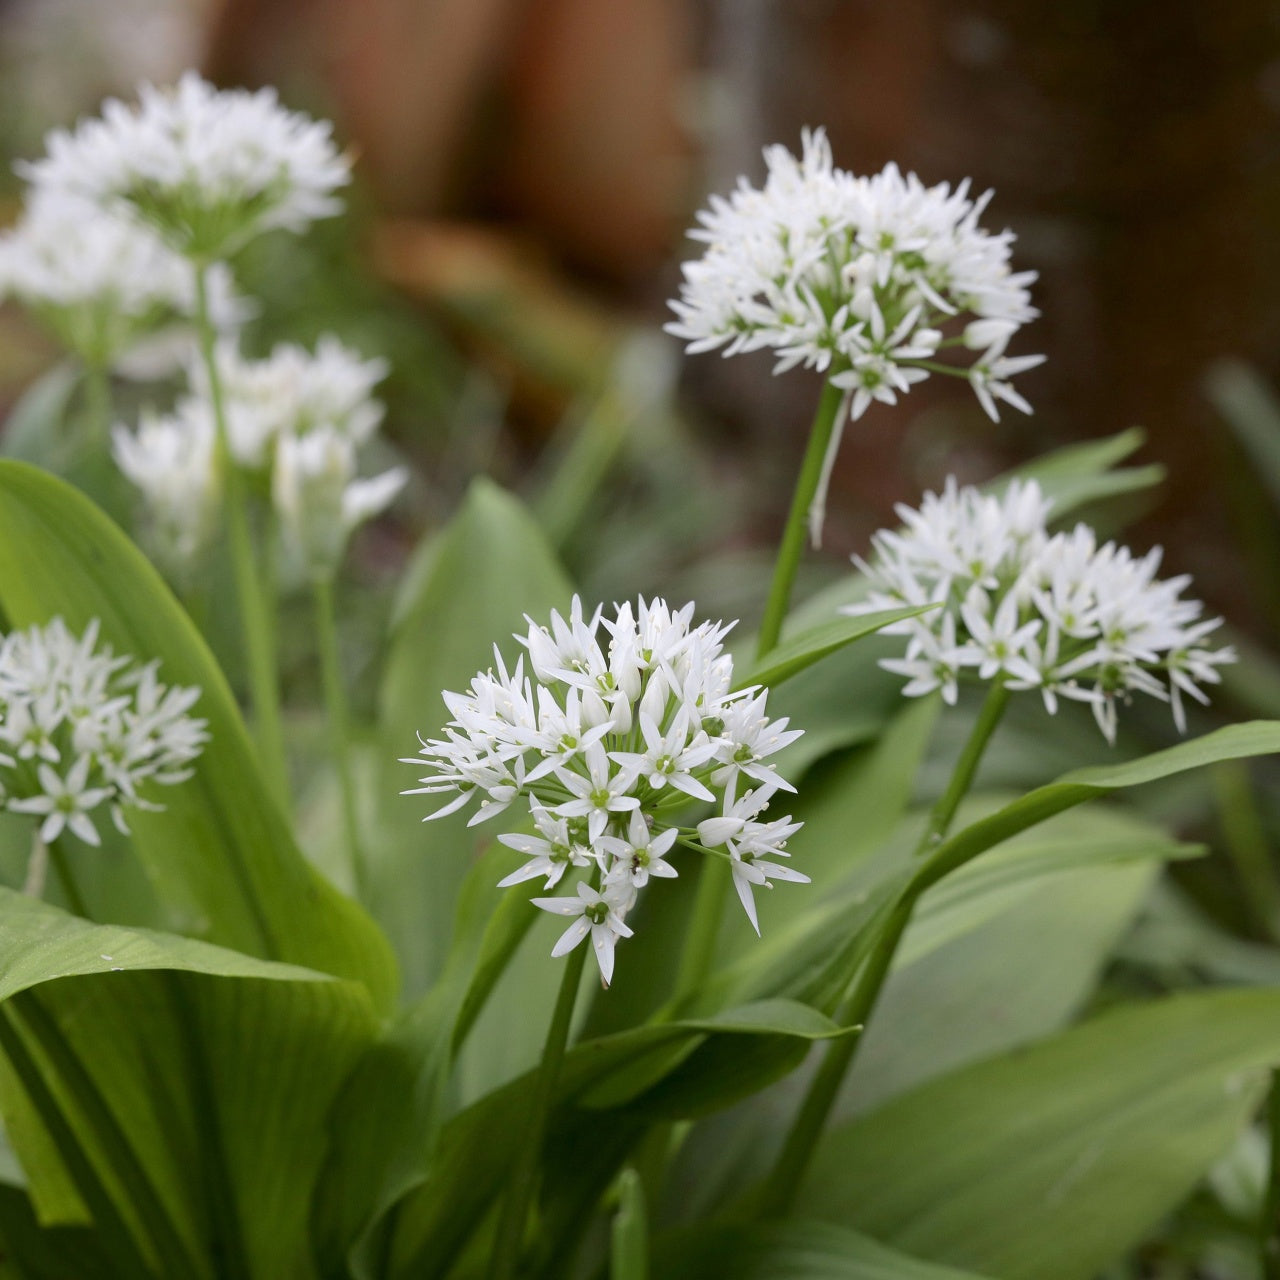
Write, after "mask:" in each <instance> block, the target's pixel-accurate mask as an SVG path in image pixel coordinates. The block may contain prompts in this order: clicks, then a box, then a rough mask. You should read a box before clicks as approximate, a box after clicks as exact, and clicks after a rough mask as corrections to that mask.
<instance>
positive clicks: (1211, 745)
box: [918, 720, 1280, 884]
mask: <svg viewBox="0 0 1280 1280" xmlns="http://www.w3.org/2000/svg"><path fill="white" fill-rule="evenodd" d="M1278 751H1280V721H1276V720H1253V721H1250V722H1248V723H1246V724H1234V725H1228V726H1227V727H1226V728H1225V729H1218V730H1216V731H1215V732H1213V733H1207V734H1205V735H1204V736H1203V737H1200V738H1194V739H1192V740H1191V741H1190V742H1182V743H1179V744H1178V745H1177V746H1176V747H1170V748H1168V750H1165V751H1157V752H1155V753H1154V754H1152V755H1148V756H1143V757H1141V758H1140V759H1137V760H1130V761H1126V762H1125V763H1123V764H1116V765H1099V766H1096V767H1093V768H1088V769H1076V770H1074V771H1073V772H1071V773H1068V774H1064V775H1063V776H1062V777H1061V778H1059V779H1058V780H1057V781H1056V782H1051V783H1050V784H1049V785H1048V786H1044V787H1038V788H1036V790H1034V791H1032V792H1030V793H1029V794H1028V795H1025V796H1023V797H1022V798H1021V799H1020V800H1016V801H1014V803H1013V804H1010V805H1006V806H1005V807H1004V808H1003V809H1001V810H1000V811H999V812H998V813H994V814H992V815H991V816H990V817H989V818H983V819H981V820H980V821H978V822H975V823H973V824H972V825H971V826H968V827H966V828H965V829H964V830H963V831H961V832H960V833H959V834H958V835H954V836H952V837H951V838H950V839H949V840H946V841H944V842H943V843H942V844H941V845H940V846H939V847H938V848H937V850H935V852H934V853H933V854H932V855H931V856H930V858H929V861H928V863H927V864H926V865H925V867H924V868H923V869H922V872H921V875H920V876H919V877H918V879H919V880H920V881H921V882H922V883H925V884H933V883H936V882H937V881H938V880H941V879H942V878H943V877H944V876H945V875H948V874H950V872H951V871H953V870H955V869H956V868H957V867H960V866H963V865H964V864H965V863H966V862H968V861H970V860H971V859H973V858H975V857H977V856H978V854H980V853H984V852H985V851H986V850H988V849H990V848H991V847H992V846H993V845H997V844H999V843H1000V842H1001V841H1003V840H1007V839H1009V837H1010V836H1013V835H1016V834H1018V832H1020V831H1025V830H1027V828H1028V827H1032V826H1035V825H1036V824H1037V823H1040V822H1043V821H1044V820H1045V819H1046V818H1050V817H1052V816H1053V815H1054V814H1057V813H1061V812H1063V810H1065V809H1070V808H1072V807H1073V806H1075V805H1078V804H1083V803H1084V801H1086V800H1092V799H1094V798H1095V797H1097V796H1100V795H1105V794H1106V793H1108V792H1110V791H1116V790H1121V789H1123V788H1125V787H1136V786H1140V785H1142V784H1143V783H1146V782H1156V781H1158V780H1159V779H1161V778H1168V777H1172V776H1173V775H1175V774H1179V773H1185V772H1186V771H1188V770H1190V769H1199V768H1202V767H1203V766H1205V765H1209V764H1216V763H1217V762H1218V761H1220V760H1240V759H1244V758H1247V757H1249V756H1261V755H1272V754H1274V753H1276V752H1278Z"/></svg>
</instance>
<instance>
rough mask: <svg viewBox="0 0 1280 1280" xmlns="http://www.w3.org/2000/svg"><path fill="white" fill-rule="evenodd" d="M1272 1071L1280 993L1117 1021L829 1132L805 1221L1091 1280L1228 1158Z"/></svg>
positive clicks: (1247, 994)
mask: <svg viewBox="0 0 1280 1280" xmlns="http://www.w3.org/2000/svg"><path fill="white" fill-rule="evenodd" d="M1277 1061H1280V991H1275V990H1248V991H1215V992H1209V993H1200V994H1195V995H1182V996H1175V997H1172V998H1169V999H1166V1000H1161V1001H1158V1002H1153V1003H1151V1004H1147V1005H1140V1006H1130V1007H1126V1008H1121V1009H1117V1010H1115V1011H1113V1012H1111V1013H1108V1014H1104V1015H1103V1016H1102V1017H1099V1018H1095V1019H1094V1020H1093V1021H1091V1022H1089V1023H1086V1024H1084V1025H1082V1026H1079V1027H1076V1028H1074V1029H1072V1030H1071V1031H1068V1032H1066V1033H1064V1034H1062V1035H1059V1036H1056V1037H1054V1038H1053V1039H1051V1040H1048V1041H1045V1042H1042V1043H1040V1044H1038V1045H1036V1046H1035V1047H1033V1048H1031V1049H1024V1050H1021V1051H1020V1052H1018V1053H1016V1054H1013V1055H1011V1056H1007V1057H1001V1058H996V1059H994V1060H989V1061H986V1062H981V1063H977V1064H975V1065H973V1066H969V1067H966V1068H963V1069H962V1070H960V1071H957V1072H955V1073H954V1074H951V1075H948V1076H945V1077H943V1078H942V1079H939V1080H934V1081H932V1082H930V1083H929V1084H926V1085H924V1086H923V1087H921V1088H919V1089H916V1090H914V1091H912V1092H911V1093H909V1094H906V1095H904V1096H902V1097H900V1098H897V1099H895V1100H894V1101H892V1102H890V1103H888V1104H887V1105H886V1106H884V1107H881V1108H880V1109H879V1110H877V1111H875V1112H873V1113H872V1114H870V1115H868V1116H865V1117H862V1118H860V1119H857V1120H855V1121H853V1122H851V1123H848V1124H846V1125H843V1126H841V1127H839V1128H838V1129H836V1130H834V1131H832V1132H831V1133H830V1134H829V1135H828V1137H827V1139H826V1140H825V1141H824V1143H823V1144H822V1146H821V1148H820V1150H819V1152H818V1155H817V1158H816V1159H815V1162H814V1165H813V1168H812V1170H811V1172H810V1176H809V1177H808V1178H807V1179H806V1183H805V1187H804V1189H803V1190H802V1192H801V1203H803V1204H804V1205H805V1206H806V1210H807V1211H808V1212H811V1213H813V1214H814V1215H815V1216H818V1217H821V1218H824V1219H826V1220H829V1221H834V1222H839V1223H841V1224H842V1225H848V1226H852V1227H855V1228H857V1229H858V1230H863V1231H867V1232H868V1233H870V1234H872V1235H874V1236H876V1237H877V1238H878V1239H881V1240H884V1241H885V1242H886V1243H889V1244H892V1245H894V1246H895V1247H898V1248H901V1249H904V1250H906V1251H907V1252H909V1253H913V1254H918V1255H920V1256H922V1257H927V1258H932V1259H934V1260H936V1261H939V1262H945V1263H949V1264H951V1265H953V1266H960V1267H971V1268H973V1269H975V1270H978V1271H983V1272H988V1273H990V1274H992V1275H998V1276H1001V1277H1004V1278H1006V1280H1023V1278H1024V1277H1025V1280H1089V1277H1092V1276H1094V1275H1096V1274H1097V1273H1098V1272H1099V1271H1100V1270H1101V1269H1102V1268H1103V1267H1105V1266H1106V1264H1107V1263H1109V1262H1111V1261H1113V1260H1115V1259H1117V1258H1118V1257H1119V1256H1121V1255H1122V1254H1123V1252H1124V1251H1125V1250H1126V1249H1128V1248H1129V1247H1131V1246H1132V1245H1133V1244H1134V1243H1135V1242H1136V1241H1137V1240H1138V1239H1140V1238H1141V1236H1142V1234H1143V1233H1144V1232H1145V1231H1146V1230H1148V1229H1149V1228H1150V1227H1151V1226H1152V1225H1153V1224H1154V1223H1156V1222H1157V1221H1158V1220H1159V1219H1160V1218H1161V1216H1162V1215H1163V1214H1165V1213H1167V1212H1168V1211H1169V1210H1170V1209H1172V1208H1173V1207H1174V1206H1175V1205H1176V1204H1177V1203H1178V1202H1179V1201H1180V1200H1181V1199H1182V1198H1183V1197H1184V1196H1185V1195H1186V1194H1187V1193H1188V1191H1190V1189H1191V1188H1192V1186H1193V1185H1194V1184H1195V1183H1196V1181H1197V1180H1198V1179H1199V1178H1200V1177H1201V1176H1202V1175H1203V1174H1204V1173H1205V1171H1206V1170H1207V1169H1208V1168H1209V1167H1210V1166H1211V1165H1212V1164H1213V1163H1214V1162H1215V1161H1216V1160H1217V1159H1218V1158H1220V1157H1221V1156H1222V1155H1223V1154H1224V1153H1225V1152H1226V1151H1227V1149H1228V1148H1229V1147H1230V1146H1231V1144H1232V1142H1233V1141H1234V1139H1235V1137H1236V1135H1237V1134H1238V1133H1239V1131H1240V1129H1241V1127H1242V1126H1243V1125H1244V1124H1245V1123H1246V1122H1247V1121H1248V1119H1249V1117H1250V1115H1251V1114H1252V1112H1253V1109H1254V1107H1255V1106H1256V1105H1257V1101H1258V1098H1259V1097H1260V1095H1261V1093H1262V1091H1263V1089H1264V1087H1265V1081H1266V1078H1267V1074H1268V1072H1269V1069H1270V1068H1271V1066H1272V1065H1273V1064H1274V1063H1276V1062H1277Z"/></svg>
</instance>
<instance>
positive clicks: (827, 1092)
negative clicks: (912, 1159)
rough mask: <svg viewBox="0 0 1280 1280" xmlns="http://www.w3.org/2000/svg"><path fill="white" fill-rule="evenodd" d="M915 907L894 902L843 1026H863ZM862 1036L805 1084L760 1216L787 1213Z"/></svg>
mask: <svg viewBox="0 0 1280 1280" xmlns="http://www.w3.org/2000/svg"><path fill="white" fill-rule="evenodd" d="M914 906H915V896H914V895H904V896H903V897H902V898H901V899H899V901H898V902H897V903H895V904H894V906H893V909H892V910H891V912H890V914H889V916H888V917H887V918H886V920H885V923H884V925H883V927H882V929H881V932H880V936H879V937H878V938H877V939H876V944H875V947H874V948H873V949H872V951H871V954H870V955H869V956H868V957H867V961H866V964H865V965H864V966H863V968H862V971H861V973H860V974H859V977H858V982H857V985H856V986H855V987H854V989H853V992H852V994H851V995H850V997H849V999H848V1000H847V1001H846V1002H845V1004H844V1005H843V1006H842V1007H841V1009H840V1011H839V1014H838V1015H837V1021H839V1022H840V1024H841V1025H842V1026H849V1027H861V1026H865V1025H866V1022H867V1019H868V1018H869V1017H870V1016H871V1013H872V1010H873V1009H874V1008H875V1004H876V1000H877V999H878V997H879V995H880V990H881V988H882V987H883V986H884V980H885V978H886V977H887V976H888V973H889V966H890V965H891V964H892V963H893V957H894V955H895V953H896V952H897V949H898V943H899V942H900V941H901V939H902V935H903V933H904V932H905V931H906V927H907V922H908V921H909V920H910V919H911V911H912V908H913V907H914ZM862 1036H863V1032H861V1031H859V1032H856V1033H854V1034H852V1035H847V1036H844V1037H843V1038H841V1039H840V1040H837V1041H835V1042H834V1043H833V1044H831V1045H829V1046H828V1047H827V1051H826V1056H825V1057H824V1058H823V1059H822V1065H821V1066H820V1067H819V1068H818V1071H817V1073H816V1074H815V1075H814V1077H813V1080H812V1081H811V1082H810V1085H809V1089H808V1092H807V1093H806V1094H805V1096H804V1101H803V1103H801V1106H800V1110H799V1112H798V1113H797V1115H796V1118H795V1121H794V1123H793V1124H792V1126H791V1129H790V1131H789V1132H788V1134H787V1139H786V1142H785V1143H784V1144H783V1147H782V1151H781V1153H780V1154H779V1156H778V1159H777V1161H776V1162H775V1164H774V1166H773V1168H772V1170H770V1172H769V1176H768V1178H767V1179H766V1180H765V1184H764V1190H763V1194H762V1197H761V1202H760V1204H761V1209H762V1210H763V1211H764V1212H766V1213H768V1214H771V1215H775V1216H777V1217H783V1216H785V1215H786V1214H787V1213H789V1212H790V1210H791V1206H792V1205H793V1204H794V1202H795V1198H796V1194H797V1193H798V1192H799V1190H800V1185H801V1183H802V1182H803V1181H804V1176H805V1173H806V1171H807V1170H808V1168H809V1161H810V1160H811V1159H812V1158H813V1153H814V1150H815V1149H816V1148H817V1145H818V1139H819V1138H820V1137H821V1136H822V1131H823V1129H824V1128H825V1127H826V1123H827V1118H828V1116H830V1114H831V1108H832V1107H833V1106H835V1101H836V1097H837V1095H838V1094H839V1093H840V1088H841V1086H842V1085H843V1084H844V1080H845V1076H846V1075H847V1074H848V1071H849V1067H850V1066H851V1065H852V1063H853V1059H854V1056H855V1054H856V1053H857V1048H858V1045H859V1044H861V1043H862Z"/></svg>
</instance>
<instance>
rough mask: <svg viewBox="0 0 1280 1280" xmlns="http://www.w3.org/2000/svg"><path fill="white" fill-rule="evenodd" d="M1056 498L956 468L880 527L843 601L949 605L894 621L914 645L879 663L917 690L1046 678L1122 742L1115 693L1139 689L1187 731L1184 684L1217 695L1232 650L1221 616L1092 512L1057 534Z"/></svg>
mask: <svg viewBox="0 0 1280 1280" xmlns="http://www.w3.org/2000/svg"><path fill="white" fill-rule="evenodd" d="M1050 507H1051V503H1050V501H1049V500H1048V499H1046V498H1045V497H1044V495H1043V494H1042V493H1041V490H1040V487H1039V485H1037V484H1036V483H1035V482H1034V481H1027V482H1019V481H1014V482H1013V483H1012V484H1010V485H1009V487H1008V488H1007V489H1006V490H1005V492H1004V495H1003V496H1002V497H996V496H993V495H989V494H984V493H982V492H981V491H980V490H978V489H975V488H973V487H971V486H966V487H964V488H961V487H959V486H957V485H956V483H955V480H954V478H952V479H949V480H948V481H947V484H946V487H945V488H944V490H943V492H942V493H941V494H934V493H928V494H926V495H925V498H924V501H923V502H922V503H921V504H920V508H919V510H914V509H912V508H910V507H906V506H900V507H898V508H897V511H898V515H899V516H900V517H901V518H902V521H903V526H904V527H903V528H902V529H900V530H898V531H896V532H894V531H888V530H882V531H881V532H879V533H877V534H876V535H875V536H874V538H873V539H872V544H873V547H874V555H873V556H872V559H871V562H870V563H869V564H868V563H866V562H865V561H863V560H861V559H859V558H858V557H856V556H855V557H854V563H855V564H856V565H857V566H858V568H859V569H861V570H862V571H863V573H864V574H866V576H867V578H868V580H869V581H870V583H871V592H870V595H869V596H868V598H867V599H866V600H865V601H863V602H860V603H859V604H856V605H849V606H846V607H845V609H844V610H843V612H846V613H867V612H871V611H873V610H877V609H885V608H898V607H901V606H903V605H923V604H929V603H939V604H941V606H942V607H941V608H940V609H936V610H932V611H930V612H928V613H925V614H922V615H921V616H919V617H917V618H912V619H909V620H907V621H905V622H901V623H896V624H894V625H893V626H891V627H886V628H885V634H886V635H905V636H906V637H908V641H907V651H906V655H905V656H904V657H903V658H900V659H899V658H894V659H886V660H884V661H883V662H882V664H881V665H882V666H884V667H886V668H887V669H888V670H890V671H893V672H895V673H897V674H899V675H902V676H906V677H907V678H908V681H909V683H908V684H907V686H906V688H905V689H904V690H903V692H904V693H905V694H907V695H908V696H911V697H915V696H920V695H923V694H926V693H930V692H932V691H933V690H935V689H941V690H942V695H943V697H944V698H945V699H946V701H947V702H950V703H954V702H955V700H956V695H957V684H958V681H959V680H960V678H961V677H962V676H964V675H966V674H969V675H974V676H976V677H977V678H978V679H979V680H1002V681H1003V682H1004V683H1005V685H1006V686H1007V687H1008V688H1010V689H1039V690H1040V692H1041V695H1042V696H1043V698H1044V704H1045V707H1046V708H1047V710H1048V711H1049V712H1050V713H1053V712H1055V711H1056V710H1057V706H1058V703H1057V700H1058V698H1059V697H1060V696H1061V697H1065V698H1072V699H1075V700H1077V701H1082V702H1088V703H1090V704H1091V705H1092V707H1093V713H1094V716H1095V718H1096V719H1097V722H1098V726H1099V728H1100V729H1101V730H1102V732H1103V733H1104V734H1105V735H1106V738H1107V740H1108V742H1114V741H1115V734H1116V704H1117V702H1118V701H1119V700H1121V699H1123V700H1125V701H1127V700H1128V699H1129V695H1130V694H1131V693H1133V692H1139V693H1146V694H1150V695H1151V696H1152V697H1155V698H1159V699H1160V700H1161V701H1165V702H1169V703H1171V705H1172V709H1173V717H1174V721H1175V723H1176V725H1177V727H1178V729H1179V731H1180V732H1185V730H1186V715H1185V708H1184V706H1183V701H1182V699H1183V695H1184V694H1186V695H1188V696H1190V697H1192V698H1194V699H1195V700H1196V701H1198V702H1201V703H1206V702H1208V698H1207V697H1206V695H1205V693H1204V691H1203V689H1201V687H1200V686H1201V685H1203V684H1217V683H1218V682H1219V680H1220V676H1219V673H1218V671H1217V668H1218V667H1219V666H1220V665H1222V664H1223V663H1227V662H1234V661H1235V653H1234V652H1233V651H1232V650H1231V649H1230V648H1220V649H1213V648H1209V647H1208V646H1207V643H1206V637H1208V636H1209V634H1210V633H1211V632H1213V631H1214V630H1215V629H1216V628H1217V627H1218V626H1220V625H1221V622H1222V619H1221V618H1203V617H1202V616H1201V615H1202V613H1203V605H1202V604H1201V603H1200V602H1199V601H1198V600H1184V599H1182V598H1181V597H1182V592H1183V590H1184V589H1185V588H1186V587H1187V586H1188V585H1189V584H1190V581H1191V580H1190V578H1189V577H1186V576H1182V577H1177V578H1170V579H1169V580H1167V581H1161V580H1160V579H1158V578H1157V577H1156V572H1157V570H1158V569H1159V567H1160V558H1161V550H1160V548H1159V547H1156V548H1155V549H1154V550H1152V551H1151V552H1149V553H1148V554H1147V555H1145V556H1143V557H1141V558H1135V557H1134V556H1133V555H1132V554H1131V553H1130V552H1129V551H1128V549H1127V548H1124V547H1120V546H1117V545H1116V544H1115V543H1113V542H1108V543H1106V544H1104V545H1102V546H1099V545H1098V540H1097V536H1096V535H1095V534H1094V532H1093V530H1092V529H1090V528H1089V527H1088V525H1085V524H1078V525H1076V527H1075V528H1074V529H1073V530H1071V531H1070V532H1061V533H1056V534H1052V535H1051V534H1050V533H1049V531H1048V528H1047V520H1048V517H1049V512H1050Z"/></svg>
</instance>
